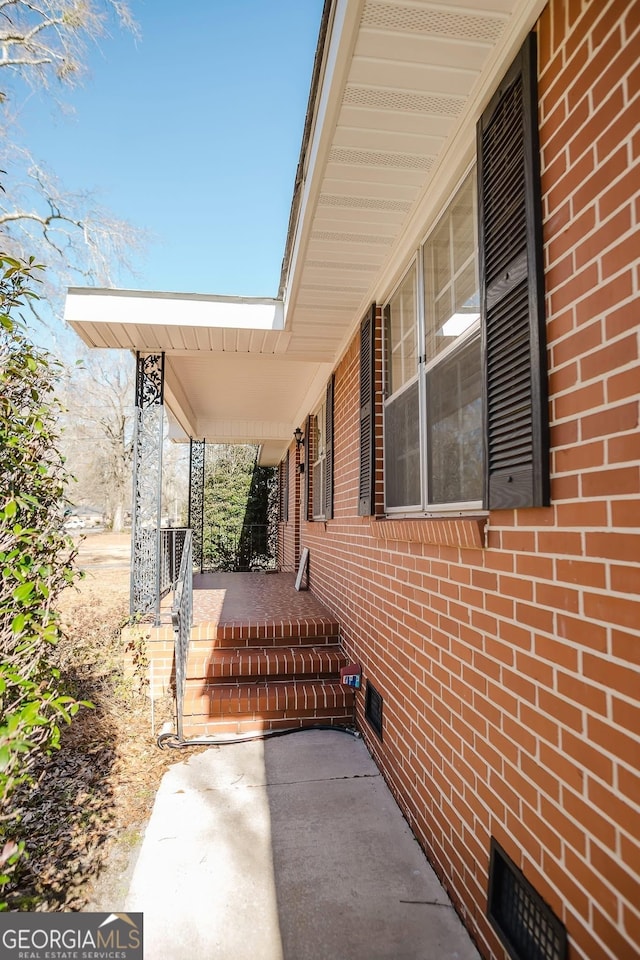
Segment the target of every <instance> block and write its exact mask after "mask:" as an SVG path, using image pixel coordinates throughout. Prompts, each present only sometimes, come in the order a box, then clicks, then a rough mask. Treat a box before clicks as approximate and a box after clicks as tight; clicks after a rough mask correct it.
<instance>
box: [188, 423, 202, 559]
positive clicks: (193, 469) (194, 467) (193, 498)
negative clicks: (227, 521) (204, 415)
mask: <svg viewBox="0 0 640 960" xmlns="http://www.w3.org/2000/svg"><path fill="white" fill-rule="evenodd" d="M206 443H207V441H206V440H194V439H193V438H192V439H191V440H189V519H188V521H187V526H188V527H191V537H192V543H193V565H194V566H195V567H197V568H198V569H199V570H200V573H202V568H203V566H204V463H205V449H206Z"/></svg>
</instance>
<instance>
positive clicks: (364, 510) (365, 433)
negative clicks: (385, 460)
mask: <svg viewBox="0 0 640 960" xmlns="http://www.w3.org/2000/svg"><path fill="white" fill-rule="evenodd" d="M375 332H376V305H375V303H374V304H372V305H371V309H370V311H369V313H368V314H367V316H366V317H365V318H364V320H363V321H362V323H361V324H360V485H359V492H358V515H359V516H361V517H368V516H371V514H372V513H373V512H374V510H375V497H374V481H375V473H376V469H375Z"/></svg>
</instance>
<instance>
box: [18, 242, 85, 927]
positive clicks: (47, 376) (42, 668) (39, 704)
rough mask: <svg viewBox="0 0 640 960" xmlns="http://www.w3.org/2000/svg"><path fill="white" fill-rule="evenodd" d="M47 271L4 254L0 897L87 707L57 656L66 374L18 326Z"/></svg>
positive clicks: (65, 558)
mask: <svg viewBox="0 0 640 960" xmlns="http://www.w3.org/2000/svg"><path fill="white" fill-rule="evenodd" d="M39 269H40V268H39V267H38V266H37V265H35V264H34V263H33V261H28V262H19V261H17V260H14V259H12V258H9V257H6V256H2V255H0V896H1V891H2V890H3V889H4V887H5V886H6V884H7V883H8V881H9V879H10V875H11V873H12V872H13V871H14V870H15V868H16V865H17V863H18V860H19V858H20V856H21V855H22V852H23V850H22V844H18V843H16V842H15V841H14V839H13V838H12V836H11V831H12V825H15V823H16V821H17V819H18V818H19V815H20V811H19V810H16V809H15V807H14V806H12V807H11V808H10V806H9V802H10V798H11V796H12V794H13V793H14V791H15V789H16V787H17V786H18V785H19V784H24V783H25V781H27V780H28V779H29V776H30V771H31V770H32V768H33V765H34V763H35V761H36V759H37V758H38V757H39V756H41V755H42V753H43V752H44V753H46V752H48V751H51V750H52V749H54V748H56V747H57V746H58V744H59V738H60V723H61V722H68V721H69V720H70V718H71V716H72V715H73V714H74V713H75V712H76V711H77V709H78V707H79V705H80V704H79V703H78V702H77V701H76V700H75V699H73V698H72V697H69V696H66V695H65V692H64V690H62V689H61V683H60V675H59V671H58V670H57V669H56V667H55V666H54V660H53V655H52V654H53V646H54V645H55V644H56V643H57V641H58V639H59V636H60V624H59V619H58V614H57V613H56V610H55V601H56V598H57V597H58V595H59V594H60V592H61V590H62V589H63V588H64V587H66V586H67V585H69V584H70V583H72V582H73V580H74V579H75V578H76V576H77V574H76V572H75V571H74V569H73V565H72V564H73V559H74V551H73V544H72V541H71V540H70V539H69V538H68V537H67V536H65V534H64V533H63V531H62V520H63V507H62V504H63V493H64V485H65V482H66V480H67V474H66V471H65V468H64V463H63V460H62V457H61V456H60V454H59V452H58V449H57V441H58V437H57V434H56V421H57V416H58V413H59V406H58V403H57V401H56V399H55V395H54V384H55V380H56V378H57V376H58V375H59V374H60V368H59V365H58V364H57V363H56V362H55V361H54V360H53V359H52V358H51V357H50V356H49V354H48V353H47V352H46V351H44V350H42V349H40V348H38V347H36V346H34V345H33V343H31V342H30V340H29V337H28V336H27V333H26V328H25V327H24V325H23V324H22V323H21V322H20V321H19V320H18V319H17V318H16V313H17V312H18V311H19V310H20V309H21V307H23V306H24V305H25V304H26V303H27V302H28V300H29V298H31V297H35V294H34V292H33V290H32V289H31V287H32V285H33V283H34V282H35V281H36V271H37V270H39ZM0 909H6V904H4V903H3V902H2V900H1V899H0Z"/></svg>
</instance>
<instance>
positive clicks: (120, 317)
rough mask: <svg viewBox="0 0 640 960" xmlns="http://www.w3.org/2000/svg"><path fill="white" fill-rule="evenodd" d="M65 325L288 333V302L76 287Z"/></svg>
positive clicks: (70, 292) (70, 295)
mask: <svg viewBox="0 0 640 960" xmlns="http://www.w3.org/2000/svg"><path fill="white" fill-rule="evenodd" d="M64 319H65V320H66V321H67V323H69V324H71V325H74V324H76V323H78V324H81V323H82V322H90V323H114V322H115V323H125V324H129V323H130V324H137V325H146V324H149V325H151V324H156V325H162V324H164V325H166V326H182V327H184V326H190V327H229V328H231V329H236V330H282V329H283V327H284V311H283V304H282V301H281V300H277V299H274V298H271V297H224V296H215V295H208V294H196V293H157V292H151V291H144V290H109V289H100V288H97V287H70V288H69V290H68V291H67V298H66V303H65V311H64Z"/></svg>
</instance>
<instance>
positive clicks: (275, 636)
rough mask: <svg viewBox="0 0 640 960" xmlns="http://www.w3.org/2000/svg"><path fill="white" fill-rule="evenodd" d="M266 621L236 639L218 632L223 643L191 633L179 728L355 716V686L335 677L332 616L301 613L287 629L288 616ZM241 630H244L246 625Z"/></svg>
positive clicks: (241, 727) (220, 729)
mask: <svg viewBox="0 0 640 960" xmlns="http://www.w3.org/2000/svg"><path fill="white" fill-rule="evenodd" d="M227 627H228V624H225V629H226V628H227ZM272 627H273V629H271V630H268V631H266V632H267V633H268V634H270V635H269V636H267V637H261V638H260V640H259V642H256V639H255V638H251V637H249V636H242V637H241V639H240V641H239V643H238V645H236V646H232V645H231V638H230V637H228V636H223V637H222V644H220V637H219V636H218V637H212V638H211V639H209V640H208V641H205V640H202V639H201V640H196V641H195V642H193V641H192V643H191V648H190V651H189V661H188V668H187V684H186V691H185V700H184V711H183V729H184V733H185V736H187V737H198V736H214V735H224V734H242V733H253V732H260V731H265V730H279V729H290V728H293V727H305V726H311V725H313V724H317V723H321V724H330V725H336V724H337V725H341V726H349V725H351V724H352V723H353V722H354V710H355V696H354V691H353V689H352V688H351V687H348V686H345V685H344V684H342V683H340V668H341V667H343V666H345V665H346V662H347V658H346V656H345V655H344V653H343V652H342V650H341V648H340V646H339V643H338V642H337V640H338V635H339V630H338V627H337V624H335V623H334V622H333V621H323V622H322V623H320V622H319V621H305V622H304V623H303V624H298V626H297V629H296V630H295V632H294V634H293V635H291V631H290V629H289V628H290V623H280V624H273V625H272ZM283 628H285V629H283ZM239 632H245V633H246V632H247V628H246V625H244V630H243V631H239ZM285 634H286V635H285ZM286 640H288V643H286V644H285V641H286ZM310 640H311V642H310Z"/></svg>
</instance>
